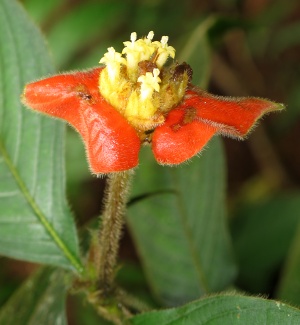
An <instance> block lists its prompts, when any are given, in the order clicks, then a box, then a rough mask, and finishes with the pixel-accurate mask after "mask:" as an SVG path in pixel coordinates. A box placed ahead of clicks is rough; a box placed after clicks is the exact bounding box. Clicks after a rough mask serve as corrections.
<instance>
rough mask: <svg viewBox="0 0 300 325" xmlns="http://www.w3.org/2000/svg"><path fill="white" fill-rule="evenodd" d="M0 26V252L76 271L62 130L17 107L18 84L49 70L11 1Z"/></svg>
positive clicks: (37, 40) (34, 34)
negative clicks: (66, 196)
mask: <svg viewBox="0 0 300 325" xmlns="http://www.w3.org/2000/svg"><path fill="white" fill-rule="evenodd" d="M0 21H1V24H0V44H1V50H0V51H1V52H0V54H1V61H0V89H1V93H0V254H3V255H6V256H9V257H13V258H18V259H23V260H28V261H33V262H38V263H48V264H55V265H59V266H63V267H67V268H72V269H77V270H80V269H81V264H80V262H79V253H78V239H77V234H76V230H75V226H74V221H73V217H72V214H71V212H70V209H69V207H68V205H67V202H66V200H65V175H64V137H65V131H64V125H63V124H62V123H61V122H58V121H55V120H52V119H48V118H46V117H43V116H41V115H38V114H35V113H32V112H30V111H29V110H26V109H25V108H24V107H22V105H21V103H20V94H21V92H22V89H23V87H24V84H25V82H28V81H32V80H33V79H36V78H38V77H41V76H43V75H45V74H48V73H49V72H52V71H53V67H52V65H51V63H50V60H49V56H48V53H47V50H46V47H45V44H44V42H43V39H42V37H41V35H40V33H39V32H38V31H37V30H36V28H35V27H34V26H33V25H32V24H31V23H30V21H29V20H28V18H27V15H26V14H25V12H24V11H23V9H22V8H21V7H20V5H19V4H18V3H17V2H16V1H14V0H1V1H0Z"/></svg>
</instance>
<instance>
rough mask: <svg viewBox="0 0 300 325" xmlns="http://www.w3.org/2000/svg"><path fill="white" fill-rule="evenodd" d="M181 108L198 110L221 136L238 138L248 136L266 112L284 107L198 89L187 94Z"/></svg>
mask: <svg viewBox="0 0 300 325" xmlns="http://www.w3.org/2000/svg"><path fill="white" fill-rule="evenodd" d="M181 107H183V108H188V107H194V108H196V109H197V117H198V118H200V119H201V120H203V121H206V122H208V123H210V124H211V125H214V126H216V127H218V129H219V130H218V131H219V132H221V133H224V134H229V135H232V136H237V137H244V136H245V135H247V133H248V132H249V131H250V130H251V128H252V126H253V125H254V124H255V122H256V121H257V120H258V119H259V118H260V117H261V116H262V115H264V114H265V113H268V112H271V111H275V110H281V109H283V108H284V106H283V105H282V104H278V103H274V102H271V101H268V100H265V99H261V98H247V97H241V98H232V97H219V96H214V95H211V94H209V93H207V92H205V91H203V90H200V89H198V88H196V87H194V88H193V89H192V90H188V91H187V93H186V96H185V99H184V101H183V103H182V105H181Z"/></svg>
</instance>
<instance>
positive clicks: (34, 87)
mask: <svg viewBox="0 0 300 325" xmlns="http://www.w3.org/2000/svg"><path fill="white" fill-rule="evenodd" d="M101 70H102V68H95V69H92V70H89V71H84V72H75V73H71V74H61V75H56V76H53V77H50V78H46V79H43V80H39V81H36V82H33V83H30V84H28V85H26V87H25V90H24V93H23V98H22V99H23V103H24V104H25V105H26V106H28V107H30V108H32V109H34V110H37V111H39V112H42V113H46V114H49V115H52V116H55V117H59V118H62V119H65V120H67V121H68V122H69V123H71V124H72V125H73V126H75V127H77V124H78V123H79V112H78V109H79V106H80V103H86V102H87V101H88V102H90V103H97V102H99V101H100V100H101V98H100V93H99V88H98V85H99V74H100V71H101Z"/></svg>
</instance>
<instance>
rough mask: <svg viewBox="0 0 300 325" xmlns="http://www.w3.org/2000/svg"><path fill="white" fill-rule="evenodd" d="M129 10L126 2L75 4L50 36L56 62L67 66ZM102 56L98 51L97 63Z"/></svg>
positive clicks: (111, 28) (105, 33) (118, 21)
mask: <svg viewBox="0 0 300 325" xmlns="http://www.w3.org/2000/svg"><path fill="white" fill-rule="evenodd" d="M126 9H127V7H126V5H125V4H124V3H123V2H120V1H109V2H107V3H104V2H97V1H91V2H84V3H82V4H80V5H78V6H75V7H74V9H73V10H72V11H70V12H69V13H68V14H67V15H65V16H64V17H63V19H61V20H60V21H59V22H58V23H57V24H56V25H55V26H54V28H53V29H52V30H51V31H50V33H49V35H48V40H49V44H50V47H51V50H52V51H53V54H54V59H55V62H56V64H57V65H58V66H59V67H62V66H66V65H67V64H69V63H70V62H69V61H70V60H72V58H73V57H74V56H76V54H77V53H78V51H80V50H81V49H82V48H83V47H84V46H87V45H88V44H89V42H92V43H93V42H95V39H96V38H97V39H99V37H100V36H102V37H104V36H105V35H107V33H108V32H109V31H111V30H113V28H115V26H116V25H119V23H120V21H122V19H123V16H124V13H125V12H126ZM66 40H67V42H66ZM102 55H103V53H99V57H98V60H97V61H95V63H94V64H95V65H97V64H98V61H99V60H100V58H101V56H102Z"/></svg>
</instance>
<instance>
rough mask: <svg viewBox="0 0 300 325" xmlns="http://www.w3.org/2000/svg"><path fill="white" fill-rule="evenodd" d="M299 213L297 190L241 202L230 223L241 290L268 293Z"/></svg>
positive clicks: (293, 231)
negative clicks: (263, 198) (257, 200)
mask: <svg viewBox="0 0 300 325" xmlns="http://www.w3.org/2000/svg"><path fill="white" fill-rule="evenodd" d="M299 214H300V195H299V193H293V194H292V193H289V194H288V195H277V196H276V197H273V198H271V199H269V200H266V201H263V202H260V203H257V204H255V205H254V204H253V205H251V206H250V205H245V206H244V207H243V208H241V209H240V210H239V211H238V212H237V214H236V216H235V218H234V220H233V223H232V237H233V244H234V248H235V251H236V256H237V260H238V264H239V267H240V272H239V278H238V283H239V285H240V286H241V287H242V288H243V290H248V291H251V292H254V293H268V292H270V291H271V290H272V287H273V286H274V280H275V279H276V278H277V274H278V270H279V267H280V265H281V264H282V263H283V261H284V259H285V258H286V254H287V251H288V249H289V246H290V245H291V241H292V238H293V237H294V236H295V231H296V228H297V224H298V223H299ZM280 298H282V297H280Z"/></svg>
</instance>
